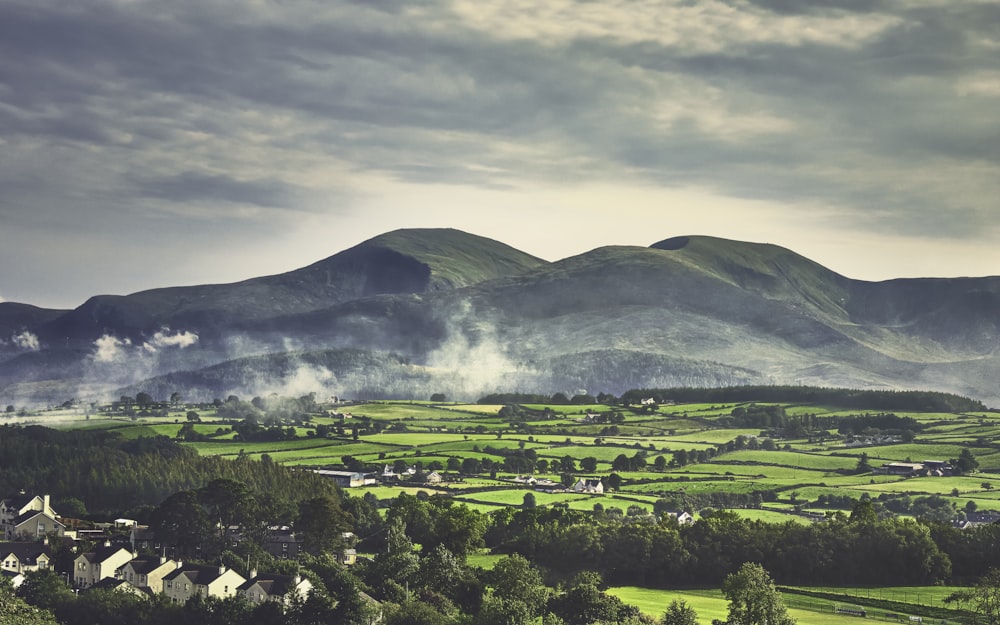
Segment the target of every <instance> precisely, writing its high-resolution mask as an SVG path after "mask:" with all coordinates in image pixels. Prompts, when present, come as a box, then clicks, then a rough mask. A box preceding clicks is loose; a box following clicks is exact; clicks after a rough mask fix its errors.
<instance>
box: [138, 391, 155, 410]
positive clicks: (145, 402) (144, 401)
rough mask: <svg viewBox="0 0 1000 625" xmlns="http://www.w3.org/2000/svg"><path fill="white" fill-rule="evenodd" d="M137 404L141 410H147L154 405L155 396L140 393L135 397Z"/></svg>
mask: <svg viewBox="0 0 1000 625" xmlns="http://www.w3.org/2000/svg"><path fill="white" fill-rule="evenodd" d="M135 403H136V404H137V405H138V406H139V408H147V407H149V405H150V404H152V403H153V396H152V395H150V394H149V393H145V392H143V393H139V394H137V395H136V396H135Z"/></svg>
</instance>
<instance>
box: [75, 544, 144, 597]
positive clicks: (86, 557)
mask: <svg viewBox="0 0 1000 625" xmlns="http://www.w3.org/2000/svg"><path fill="white" fill-rule="evenodd" d="M131 559H132V552H131V551H129V550H128V549H125V548H124V547H115V546H112V545H111V544H110V543H107V542H106V543H104V546H102V547H98V548H97V549H95V550H94V551H88V552H87V553H81V554H80V555H78V556H77V557H76V559H75V560H73V584H74V585H75V586H76V587H77V588H90V587H91V586H93V585H94V584H96V583H97V582H99V581H101V580H102V579H104V578H106V577H116V573H117V571H118V569H120V568H122V567H123V566H125V565H126V564H127V563H128V562H129V560H131Z"/></svg>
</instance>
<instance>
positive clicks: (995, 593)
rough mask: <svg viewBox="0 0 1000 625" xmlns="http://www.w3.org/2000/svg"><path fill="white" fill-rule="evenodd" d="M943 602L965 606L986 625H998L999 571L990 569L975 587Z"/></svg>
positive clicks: (999, 602)
mask: <svg viewBox="0 0 1000 625" xmlns="http://www.w3.org/2000/svg"><path fill="white" fill-rule="evenodd" d="M944 601H945V603H956V602H957V603H959V604H960V605H964V606H967V607H968V609H970V610H972V611H973V612H975V613H976V614H978V615H979V616H980V617H981V618H982V622H983V623H986V625H1000V570H998V569H990V570H989V571H988V572H987V573H986V574H985V575H983V576H982V578H980V580H979V583H977V584H976V585H975V586H973V587H972V588H970V589H968V590H961V591H959V592H956V593H952V594H951V595H949V596H948V597H947V598H946V599H945V600H944Z"/></svg>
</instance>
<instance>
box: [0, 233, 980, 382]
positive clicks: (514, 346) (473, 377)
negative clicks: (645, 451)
mask: <svg viewBox="0 0 1000 625" xmlns="http://www.w3.org/2000/svg"><path fill="white" fill-rule="evenodd" d="M2 306H3V305H2V304H0V322H2V320H3V319H4V316H3V314H2V313H3V311H4V310H5V309H4V308H3V307H2ZM6 310H9V311H14V310H15V309H14V308H11V307H9V306H8V307H7V308H6ZM17 310H19V311H21V312H20V314H21V317H20V318H22V319H24V320H26V321H25V323H24V324H22V326H20V327H19V331H26V332H31V333H34V334H35V335H37V339H38V342H39V348H38V350H37V351H38V353H37V354H36V355H34V356H33V357H32V358H30V359H26V358H18V356H19V353H18V351H17V350H16V349H14V348H13V347H12V345H11V344H10V343H9V341H8V343H7V344H6V345H3V344H0V363H6V366H0V397H3V396H4V393H11V392H12V391H10V390H9V389H15V388H16V389H17V390H18V393H23V392H24V389H25V388H30V387H31V385H32V384H34V385H35V386H36V387H37V388H43V387H45V384H46V383H48V384H49V387H48V388H52V387H55V386H59V388H61V389H66V388H70V387H71V383H72V380H65V379H63V378H59V377H58V375H60V372H62V375H76V374H75V373H74V372H77V371H83V372H84V373H82V374H79V375H77V378H79V379H78V381H79V382H80V386H81V387H84V383H87V386H86V388H88V389H90V388H92V386H91V385H92V384H94V383H96V382H106V383H107V384H108V388H111V387H112V386H114V387H116V388H117V387H128V388H131V387H132V386H134V385H135V384H141V383H142V380H144V379H152V378H157V379H163V376H169V375H172V374H173V375H175V377H174V378H173V379H179V378H177V377H176V376H178V375H180V374H181V373H183V372H185V371H188V372H196V371H200V370H203V369H205V368H206V367H213V366H216V365H221V364H222V363H227V362H237V361H240V359H243V358H247V357H257V356H261V357H263V356H267V355H272V356H273V355H276V354H282V353H299V352H302V351H303V350H305V351H307V352H310V353H313V352H315V353H320V352H323V351H331V352H337V350H357V351H361V352H366V353H368V354H370V356H369V358H370V359H371V362H373V363H382V365H383V366H384V367H385V370H384V371H383V372H382V373H380V374H376V373H372V372H371V371H372V370H371V369H366V371H369V372H370V376H371V377H372V379H380V380H382V381H383V384H387V382H386V380H389V379H390V376H389V373H388V372H389V371H390V370H397V371H403V370H401V369H398V365H396V364H391V363H392V362H394V361H392V359H386V358H384V357H382V356H379V354H395V355H396V356H394V357H398V358H402V359H403V360H404V361H405V362H407V363H409V364H408V365H407V366H408V367H418V368H420V367H425V368H426V369H419V372H420V373H419V375H418V374H416V373H414V371H418V370H417V369H406V371H407V372H408V373H406V374H405V376H404V377H405V378H406V379H407V380H409V382H408V384H410V386H408V387H407V388H408V389H410V391H412V392H417V390H416V389H417V388H418V386H419V383H420V381H421V380H423V381H424V382H425V383H427V384H431V383H433V382H436V383H437V384H438V385H441V384H443V383H444V382H446V381H447V380H448V379H449V376H451V377H452V378H454V379H455V380H462V381H463V382H462V384H456V388H461V389H463V390H462V392H463V393H466V394H468V395H470V396H471V395H473V394H474V393H475V391H474V388H475V387H476V386H477V385H479V386H480V387H481V388H482V389H486V390H489V391H491V392H492V391H497V390H525V391H530V390H539V391H547V392H551V391H553V390H571V391H572V390H576V389H552V388H546V387H544V386H543V385H545V384H559V385H567V386H574V385H577V386H579V387H584V385H586V387H590V386H594V385H600V386H601V388H597V389H595V390H604V391H622V390H627V389H626V388H625V387H626V386H630V385H638V386H642V385H643V384H640V383H641V382H643V381H644V380H645V381H648V382H654V381H656V380H661V381H664V380H666V381H670V380H683V381H684V382H685V383H691V384H693V385H697V383H698V381H699V379H700V380H702V381H703V382H704V383H706V384H710V385H717V384H722V383H724V381H725V380H726V379H732V380H734V381H736V382H741V383H744V382H754V383H759V382H774V383H780V384H787V383H792V384H794V383H808V384H824V383H829V384H834V385H838V386H845V385H846V386H852V387H858V388H900V389H904V388H911V389H920V390H941V391H945V392H960V393H961V394H965V395H969V396H972V397H976V398H978V399H991V400H992V399H1000V391H998V390H996V389H995V388H992V385H991V384H990V383H989V380H991V379H993V380H995V379H996V376H997V374H1000V360H998V358H997V356H996V354H997V353H998V352H1000V349H998V348H1000V277H985V278H955V279H950V278H900V279H895V280H888V281H882V282H867V281H862V280H854V279H851V278H848V277H845V276H843V275H841V274H838V273H836V272H834V271H832V270H830V269H827V268H826V267H824V266H822V265H820V264H818V263H816V262H814V261H812V260H810V259H808V258H807V257H805V256H802V255H800V254H798V253H796V252H794V251H792V250H788V249H786V248H783V247H780V246H777V245H771V244H764V243H748V242H743V241H733V240H729V239H721V238H718V237H711V236H702V235H688V236H680V237H671V238H667V239H663V240H660V241H658V242H656V243H653V244H652V245H650V246H648V247H642V246H604V247H599V248H596V249H594V250H590V251H587V252H584V253H582V254H578V255H575V256H572V257H569V258H565V259H561V260H559V261H556V262H548V261H545V260H542V259H539V258H537V257H534V256H531V255H529V254H525V253H523V252H520V251H518V250H516V249H514V248H512V247H510V246H508V245H505V244H503V243H500V242H497V241H493V240H491V239H488V238H485V237H479V236H476V235H471V234H468V233H464V232H461V231H459V230H453V229H410V230H396V231H392V232H388V233H385V234H383V235H379V236H377V237H374V238H372V239H369V240H368V241H365V242H362V243H360V244H358V245H355V246H353V247H351V248H348V249H347V250H344V251H342V252H339V253H337V254H334V255H333V256H330V257H327V258H325V259H323V260H320V261H317V262H316V263H313V264H311V265H308V266H306V267H303V268H301V269H298V270H294V271H291V272H286V273H283V274H275V275H272V276H263V277H260V278H252V279H250V280H245V281H242V282H237V283H231V284H224V285H198V286H194V287H170V288H168V289H152V290H149V291H141V292H139V293H135V294H132V295H128V296H97V297H95V298H91V299H90V300H88V301H87V302H86V303H85V304H84V305H82V306H80V307H78V308H77V309H74V310H72V311H55V312H39V311H30V310H29V309H23V308H22V309H17ZM39 310H42V309H39ZM29 313H30V314H29ZM9 316H10V317H11V318H13V317H14V316H15V315H13V314H11V315H9ZM0 327H2V326H0ZM8 327H10V324H9V326H8ZM5 331H7V330H5ZM67 350H72V351H71V352H68V351H67ZM68 353H72V354H74V356H69V355H67V354H68ZM78 354H85V356H83V357H78V356H76V355H78ZM74 358H75V359H76V360H74ZM48 360H51V363H52V365H51V367H50V369H51V371H52V377H51V378H49V379H46V378H45V370H46V362H47V361H48ZM278 360H280V359H278ZM29 362H30V366H28V364H27V363H29ZM262 362H264V361H262ZM329 362H331V363H334V364H333V365H331V366H332V367H333V369H329V371H328V373H329V375H328V376H326V374H324V376H326V377H324V376H320V378H321V379H325V380H326V381H325V382H323V384H326V385H328V386H331V387H337V385H341V387H343V388H340V389H339V390H338V391H337V392H336V393H335V394H338V395H340V396H344V395H346V394H349V393H350V392H351V390H352V388H355V387H358V385H361V384H362V383H361V378H360V377H359V374H358V373H357V372H356V371H353V370H352V371H348V370H347V369H344V370H343V374H344V375H343V376H340V377H338V371H337V368H338V367H346V365H345V364H343V363H344V362H346V361H344V360H343V359H337V358H332V359H329ZM602 362H603V363H604V364H601V363H602ZM18 363H25V364H24V366H23V367H22V366H21V365H19V364H18ZM338 363H340V364H338ZM650 363H656V364H655V366H654V365H653V364H650ZM670 363H672V364H670ZM691 363H709V364H691ZM232 366H234V367H236V368H238V367H239V366H241V365H238V364H234V365H232ZM373 366H374V365H373ZM670 367H674V368H675V372H674V373H673V374H671V373H670V372H668V371H666V370H667V369H669V368H670ZM376 368H377V367H376ZM546 368H548V369H551V370H546ZM20 369H23V370H24V371H20V372H19V370H20ZM654 369H655V370H656V371H655V372H654ZM29 370H30V375H29V373H28V371H29ZM67 372H68V373H67ZM441 372H445V373H441ZM449 372H450V373H449ZM276 374H277V373H276ZM400 375H402V374H400ZM699 376H701V377H700V378H699ZM232 377H233V379H236V378H237V377H238V376H236V375H235V374H233V376H232ZM254 379H256V380H260V379H262V378H261V376H260V375H257V377H255V378H254ZM347 379H351V380H354V381H353V382H351V384H353V385H354V386H353V387H344V384H346V382H345V381H344V380H347ZM626 381H628V384H626ZM220 384H221V383H220ZM497 384H500V385H503V384H507V385H508V386H510V385H514V384H518V385H521V387H520V388H517V389H513V388H508V389H505V388H498V387H497ZM130 385H132V386H130ZM531 385H537V387H538V388H528V387H529V386H531ZM243 387H245V385H244V386H243ZM243 387H241V388H243ZM365 388H370V387H369V386H365ZM225 390H226V389H224V388H219V389H218V391H219V392H220V393H223V392H224V391H225ZM60 392H65V391H60ZM42 394H44V393H42Z"/></svg>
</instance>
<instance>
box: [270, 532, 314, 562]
mask: <svg viewBox="0 0 1000 625" xmlns="http://www.w3.org/2000/svg"><path fill="white" fill-rule="evenodd" d="M264 549H265V550H266V551H267V552H268V553H269V554H271V555H272V556H274V557H275V558H281V559H282V560H294V559H296V558H298V557H299V554H301V553H302V552H304V551H305V546H304V545H303V543H302V539H301V538H299V537H298V536H296V535H295V532H293V531H292V530H290V529H288V528H287V527H280V528H278V527H275V528H272V529H271V531H270V532H268V535H267V543H265V545H264Z"/></svg>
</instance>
